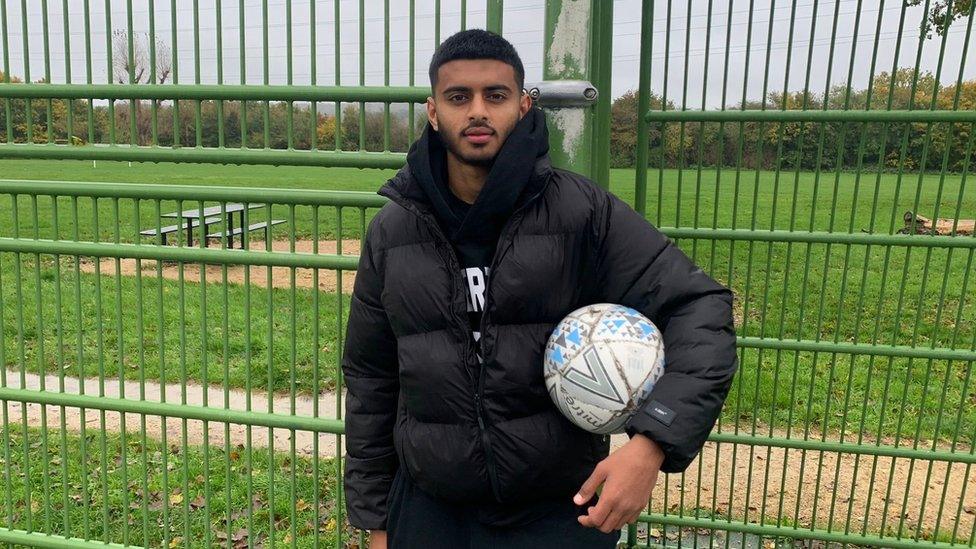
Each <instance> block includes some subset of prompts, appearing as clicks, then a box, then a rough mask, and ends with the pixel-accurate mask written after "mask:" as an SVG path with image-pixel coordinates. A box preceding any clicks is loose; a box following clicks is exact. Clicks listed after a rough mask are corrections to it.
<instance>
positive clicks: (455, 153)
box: [342, 30, 736, 549]
mask: <svg viewBox="0 0 976 549" xmlns="http://www.w3.org/2000/svg"><path fill="white" fill-rule="evenodd" d="M523 79H524V70H523V67H522V62H521V61H520V60H519V57H518V54H517V53H516V52H515V50H514V48H513V47H512V46H511V44H509V43H508V42H507V41H505V40H504V39H503V38H501V37H500V36H497V35H495V34H492V33H489V32H486V31H482V30H469V31H464V32H460V33H458V34H455V35H453V36H451V37H450V38H448V39H447V40H446V41H444V43H443V44H442V45H441V46H440V47H439V48H438V49H437V51H436V52H435V53H434V56H433V59H432V60H431V64H430V81H431V97H430V98H428V100H427V112H428V118H429V124H428V126H427V128H426V130H425V131H424V132H423V135H421V137H420V138H419V139H418V140H417V142H416V143H414V144H413V146H412V147H411V149H410V152H409V154H408V156H407V165H406V166H405V167H404V168H403V169H402V170H400V172H399V173H398V174H397V175H396V176H395V177H394V178H393V179H391V180H390V181H389V182H388V183H387V184H386V185H385V186H383V188H382V189H381V190H380V194H381V195H383V196H386V197H388V198H389V199H390V203H389V204H387V205H386V206H384V207H383V208H382V209H381V210H380V212H379V213H378V214H377V215H376V218H375V219H374V220H373V221H372V223H371V224H370V226H369V230H368V231H367V234H366V238H365V242H364V245H363V249H362V254H361V257H360V263H359V270H358V272H357V275H356V283H355V288H354V291H353V297H352V305H351V309H350V312H349V322H348V327H347V336H346V346H345V352H344V356H343V360H342V368H343V372H344V374H345V380H346V387H347V389H348V396H347V400H346V434H347V447H348V456H347V458H346V469H345V489H346V504H347V509H348V512H349V520H350V522H351V523H352V525H353V526H356V527H358V528H362V529H366V530H369V531H370V540H371V545H370V546H371V547H386V546H387V545H389V546H390V547H394V548H396V549H399V548H413V547H419V548H422V549H435V548H441V547H444V548H462V547H532V548H538V547H560V548H561V549H569V548H575V547H580V548H583V547H586V548H591V547H614V546H615V545H616V541H617V539H619V529H620V528H621V527H623V526H624V525H625V524H627V523H628V522H632V521H634V520H636V518H637V516H638V515H639V513H640V512H641V510H642V509H643V508H644V506H645V505H646V503H647V501H648V498H649V496H650V493H651V489H652V488H653V486H654V483H655V481H656V479H657V474H658V471H659V470H661V471H664V472H677V471H682V470H684V469H685V468H686V467H687V466H688V464H689V463H690V462H691V460H692V459H693V458H694V457H695V455H696V454H697V453H698V451H699V450H700V449H701V446H702V444H703V443H704V440H705V438H706V436H707V434H708V432H709V431H710V430H711V428H712V426H713V424H714V422H715V420H716V418H717V416H718V413H719V410H720V408H721V405H722V403H723V401H724V399H725V396H726V394H727V393H728V389H729V385H730V384H731V380H732V375H733V373H734V371H735V368H736V355H735V338H734V332H733V328H732V314H731V306H732V294H731V292H729V290H727V289H726V288H725V287H723V286H721V285H720V284H718V283H717V282H715V281H714V280H712V279H711V278H709V277H708V276H707V275H706V274H705V273H704V272H702V270H701V269H699V268H697V267H696V266H695V265H694V264H693V263H692V262H691V261H690V260H689V259H688V258H687V256H685V255H684V254H683V253H682V252H681V251H679V250H678V248H676V247H674V246H673V245H672V244H671V243H670V242H669V241H668V240H667V239H666V238H665V237H664V236H662V235H661V234H660V233H659V232H658V231H657V230H656V229H655V228H654V227H652V226H651V225H650V224H649V223H647V222H646V221H645V220H644V219H643V218H641V217H640V216H639V215H638V214H637V213H636V212H634V210H633V209H631V208H630V207H629V206H627V205H625V204H624V203H623V202H621V201H620V200H618V199H617V198H615V197H613V196H612V195H610V194H609V193H607V192H606V191H603V190H601V189H600V188H598V187H597V186H596V185H594V184H593V183H592V182H590V181H588V180H587V179H586V178H584V177H582V176H580V175H577V174H574V173H571V172H567V171H564V170H558V169H554V168H553V167H552V166H551V165H550V162H549V158H548V154H547V152H548V146H549V145H548V133H547V130H546V125H545V118H544V116H543V114H542V112H541V111H540V110H539V109H538V108H534V107H532V104H531V99H530V98H529V97H528V96H527V94H525V93H524V90H523V84H524V83H523ZM601 302H604V303H620V304H624V305H627V306H630V307H633V308H635V309H637V310H639V311H641V312H642V313H644V314H645V315H646V316H648V317H649V318H650V319H651V320H653V321H654V322H655V323H656V324H657V325H658V327H659V328H660V329H661V330H662V332H663V335H664V343H665V349H666V353H667V366H666V372H665V374H664V375H663V376H662V377H661V379H660V380H659V382H658V383H657V385H656V386H655V388H654V390H653V392H652V393H651V395H650V397H649V399H648V403H647V405H646V406H645V409H644V410H643V411H642V412H641V413H638V414H636V415H635V417H633V419H632V420H631V421H630V422H629V423H628V425H627V433H628V434H629V435H631V439H630V440H629V441H628V442H627V443H626V444H625V445H624V446H623V447H621V448H619V449H618V450H616V451H615V452H613V453H612V454H610V455H609V457H608V456H607V454H608V452H609V438H608V437H605V436H600V435H593V434H590V433H587V432H585V431H583V430H581V429H579V428H577V427H575V426H574V425H573V424H572V423H571V422H570V421H569V420H568V419H566V418H565V417H563V416H562V415H560V413H559V412H558V411H557V409H556V407H555V405H554V404H553V402H552V401H551V400H550V398H549V394H548V393H547V391H546V387H545V384H544V381H543V376H542V362H543V351H544V348H545V344H546V340H547V338H548V336H549V334H550V333H551V331H552V329H553V328H554V326H555V325H556V324H557V323H558V322H559V321H560V320H561V319H562V318H563V317H564V316H565V315H566V314H568V313H569V312H571V311H573V310H574V309H576V308H578V307H581V306H583V305H586V304H592V303H601ZM601 486H602V490H601V491H600V493H599V496H597V489H598V488H600V487H601Z"/></svg>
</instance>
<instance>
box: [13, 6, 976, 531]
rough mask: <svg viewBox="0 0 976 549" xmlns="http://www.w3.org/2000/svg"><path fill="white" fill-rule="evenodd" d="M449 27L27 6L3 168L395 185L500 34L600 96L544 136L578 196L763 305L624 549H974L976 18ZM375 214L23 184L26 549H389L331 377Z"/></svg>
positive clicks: (413, 10)
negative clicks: (700, 430)
mask: <svg viewBox="0 0 976 549" xmlns="http://www.w3.org/2000/svg"><path fill="white" fill-rule="evenodd" d="M49 4H50V5H49ZM123 4H124V5H123ZM430 4H431V3H429V2H428V3H424V2H419V3H418V2H414V1H413V0H411V1H410V2H389V1H385V2H374V1H370V2H366V1H365V0H359V1H358V2H356V1H349V0H343V1H334V2H327V3H326V2H315V1H308V2H304V1H299V0H295V1H288V0H284V1H280V2H275V1H271V0H269V1H267V2H260V3H250V2H244V1H240V2H233V1H228V0H224V1H223V2H222V1H221V0H213V1H212V2H196V1H194V2H192V3H191V2H184V1H176V0H171V1H169V2H166V1H162V0H159V1H156V2H154V1H152V0H146V1H145V2H133V1H128V2H125V3H120V2H108V1H106V2H95V1H88V0H85V1H83V2H81V1H77V2H69V1H67V0H62V2H60V3H58V2H55V1H51V2H40V3H33V2H26V1H25V0H22V1H21V2H19V3H18V2H15V1H11V0H0V31H2V32H0V49H2V51H3V57H2V62H3V66H2V68H3V73H4V76H3V78H0V80H2V81H4V82H3V83H0V100H2V101H3V106H2V109H3V111H2V115H3V117H4V118H3V120H4V122H3V124H2V125H0V138H2V141H3V143H0V159H25V160H26V161H31V160H34V161H37V160H52V161H53V160H72V159H73V160H91V161H100V160H105V161H119V160H121V161H132V162H142V161H150V162H199V163H222V164H223V163H227V164H272V165H298V166H321V167H360V168H396V167H399V166H400V165H401V164H402V163H403V160H404V152H405V148H406V145H407V144H408V143H409V142H411V141H412V140H413V138H414V136H415V135H416V132H417V131H418V130H419V127H420V126H419V122H418V119H420V118H421V117H422V115H423V108H422V107H420V108H418V107H417V104H418V103H420V102H422V101H423V100H424V99H425V98H426V96H427V89H426V87H425V86H423V84H424V83H425V81H424V80H423V79H421V80H419V81H415V73H417V72H418V69H419V71H420V72H421V73H422V72H423V67H424V65H425V64H426V57H425V55H429V52H430V51H431V49H432V48H433V46H434V45H435V44H437V43H439V41H440V39H441V37H443V36H447V35H448V34H449V33H450V32H453V30H456V29H458V28H464V27H467V26H482V25H483V26H487V27H489V28H492V29H495V30H498V31H501V30H502V23H503V19H504V22H505V29H504V30H505V34H506V35H507V36H509V37H511V38H512V39H513V40H514V41H515V43H516V45H517V46H519V47H520V51H522V53H523V56H525V58H526V61H527V63H526V64H527V67H528V68H529V72H530V81H531V77H532V75H536V74H537V75H538V76H539V77H541V78H544V79H546V80H560V79H584V80H589V81H590V82H592V83H593V84H594V85H595V86H596V87H597V89H598V90H599V91H600V97H599V100H598V102H597V103H596V104H595V105H593V106H589V107H584V108H578V109H560V110H556V109H547V114H548V115H549V121H550V126H551V128H552V133H553V135H554V141H553V144H554V146H553V155H554V158H555V159H556V161H557V162H558V163H560V164H562V165H565V166H567V167H570V168H573V169H576V170H579V171H581V172H583V173H587V174H589V175H591V176H592V177H593V178H594V179H596V180H597V181H598V182H599V183H600V184H601V185H604V186H607V187H609V188H610V189H611V190H612V191H613V192H615V193H617V194H619V195H621V196H622V197H624V198H626V199H627V200H629V201H631V203H632V204H634V206H635V208H637V209H638V210H639V211H642V212H644V213H645V214H646V215H647V216H648V218H649V219H650V220H651V221H652V222H653V223H655V224H656V225H658V226H659V227H660V228H661V229H662V230H663V231H664V232H665V233H666V234H668V235H669V236H670V237H671V238H673V239H674V240H675V241H676V242H677V243H678V244H679V245H680V246H681V247H682V248H683V249H684V250H685V251H686V252H687V253H688V254H689V255H690V256H692V257H693V258H694V259H695V261H696V262H698V263H699V264H700V265H701V266H702V267H703V268H704V269H706V270H707V271H708V272H709V273H711V274H712V275H713V276H714V277H715V278H717V279H718V280H720V281H722V282H723V283H725V284H727V285H729V286H730V287H732V288H733V289H734V290H735V292H736V298H737V299H736V307H735V316H736V324H737V329H738V336H739V337H738V343H739V347H740V359H741V368H740V372H739V375H738V377H737V379H736V383H735V385H734V387H733V389H732V392H731V394H730V396H729V399H728V401H727V404H726V407H725V410H724V412H723V414H722V416H721V418H720V421H719V424H718V426H717V427H716V429H715V431H714V432H713V433H712V435H711V437H710V440H709V442H708V443H707V445H706V447H705V449H704V450H703V453H702V456H701V457H700V458H699V459H698V460H697V461H696V462H695V463H694V464H693V465H692V466H691V467H690V468H689V470H688V471H686V472H685V473H684V474H682V475H671V476H668V478H665V479H662V481H661V482H660V483H659V485H658V487H657V488H656V490H655V492H654V494H653V497H652V501H651V502H650V503H649V506H648V510H647V513H646V514H645V515H644V516H643V517H642V519H641V522H640V523H639V524H638V525H636V526H635V527H633V528H631V529H629V530H628V531H627V532H625V538H626V542H627V544H628V545H629V546H655V545H668V546H675V545H677V546H682V545H692V546H695V547H698V546H699V545H707V546H718V545H724V546H725V547H731V546H735V547H741V546H756V545H759V544H762V545H764V546H766V547H769V546H770V544H774V545H783V544H803V543H814V542H818V541H821V542H829V543H839V544H853V545H879V546H889V547H915V546H919V545H932V546H936V547H951V546H962V547H974V546H976V537H974V536H976V475H973V474H971V472H972V471H971V469H972V467H973V465H974V463H976V451H974V446H973V439H974V438H976V387H974V383H973V381H972V377H973V375H972V374H973V366H974V361H976V328H974V326H976V292H974V291H973V289H972V287H971V283H970V273H971V272H972V271H973V267H974V266H973V256H974V253H976V237H974V236H973V235H972V234H971V233H968V234H967V232H966V225H965V222H964V220H966V219H973V218H976V191H973V187H972V185H967V181H968V178H969V170H970V158H971V155H972V149H973V144H974V140H976V137H974V135H976V133H974V132H973V131H972V130H973V126H974V124H976V114H974V108H976V81H974V80H976V76H974V73H973V69H971V68H970V67H969V65H967V58H968V53H969V50H970V49H971V45H970V36H971V30H972V22H973V16H972V14H973V9H974V3H973V2H966V1H965V0H955V1H954V2H953V1H952V0H949V1H948V2H942V1H939V0H924V1H918V2H915V1H914V0H911V1H908V2H903V1H898V0H880V1H879V2H876V3H870V2H862V1H860V0H834V1H826V0H824V1H820V0H802V1H801V0H789V1H783V0H780V1H775V0H770V1H769V2H761V1H759V0H728V1H720V0H708V1H707V2H705V1H701V2H697V1H695V2H692V1H691V0H689V1H687V2H681V1H680V0H657V1H654V0H641V1H639V2H638V1H637V0H618V1H616V2H611V1H599V0H577V1H570V0H562V1H557V0H549V1H547V2H545V3H542V2H539V3H537V4H532V3H529V2H526V3H524V5H523V4H517V5H516V4H514V3H509V4H508V5H505V6H504V9H503V5H502V2H501V1H500V0H487V1H484V2H473V1H472V2H465V1H464V0H459V1H458V2H446V1H445V2H443V3H442V2H441V1H440V0H436V1H435V2H433V5H430ZM442 4H443V5H442ZM875 4H876V5H875ZM503 11H504V12H505V16H504V18H503V16H502V15H503ZM65 14H67V15H68V16H64V15H65ZM536 15H538V17H535V16H536ZM530 19H535V20H537V21H538V22H539V25H538V28H535V29H534V30H531V29H530V30H525V28H526V27H524V26H523V25H525V21H526V20H530ZM337 22H338V24H337ZM139 29H141V30H139ZM693 31H694V34H693ZM539 35H541V39H540V40H539V41H538V42H532V37H538V36H539ZM62 37H63V38H62ZM14 38H17V39H18V40H14ZM638 38H639V40H638ZM60 41H63V45H61V46H58V44H59V42H60ZM523 43H524V45H523ZM533 44H535V45H536V46H535V49H534V50H533V49H532V47H533ZM310 45H312V46H310ZM395 45H396V46H395ZM538 46H542V47H541V50H542V52H541V54H542V55H541V58H540V59H539V61H538V62H535V61H533V60H532V58H531V56H532V55H533V52H536V53H538V51H537V50H539V49H540V48H539V47H538ZM12 52H15V53H16V54H18V56H19V57H20V61H19V62H18V61H17V59H16V57H15V56H14V54H13V53H12ZM38 52H39V53H38ZM161 52H164V53H161ZM165 52H170V53H169V54H165ZM214 52H215V53H214ZM250 52H256V53H254V55H251V53H250ZM301 52H307V55H303V54H302V53H301ZM191 53H192V55H191ZM211 53H214V55H215V56H216V57H215V58H214V59H209V60H208V58H207V56H208V55H210V54H211ZM398 54H402V55H399V57H398ZM62 57H63V61H62V62H58V61H57V59H59V58H62ZM12 58H13V59H12ZM78 59H80V60H81V61H77V60H78ZM120 59H121V60H122V62H121V63H120V62H119V60H120ZM73 60H76V61H73ZM128 60H132V62H128ZM191 61H192V62H191ZM298 61H301V63H299V62H298ZM187 63H189V65H188V66H189V67H190V68H192V74H190V75H189V76H188V73H187V72H186V67H187ZM252 63H254V66H252ZM418 63H419V64H418ZM635 63H636V67H635V65H634V64H635ZM32 66H33V70H32V69H31V68H32ZM73 66H74V67H75V69H76V70H75V74H74V75H72V70H71V69H72V67H73ZM79 66H80V67H81V68H82V69H83V71H84V75H83V76H78V74H79V73H78V67H79ZM38 67H43V69H42V71H43V75H42V76H43V78H44V79H45V81H46V82H50V83H29V84H24V83H15V82H14V81H15V79H16V78H19V79H22V80H23V81H24V82H34V81H36V80H37V78H38V76H39V74H40V73H39V72H38ZM611 67H614V68H616V69H617V72H616V73H614V74H613V75H612V78H611V70H610V69H611ZM638 67H639V70H634V69H635V68H638ZM181 68H183V69H184V72H182V73H181V72H180V71H181ZM208 68H209V69H212V71H211V72H210V73H208V72H207V70H208ZM634 75H636V77H637V79H636V80H634V81H633V86H632V87H633V88H637V94H636V97H635V98H634V99H635V102H636V110H635V111H634V117H633V119H632V120H630V121H628V119H627V117H626V115H624V114H621V113H622V112H623V111H615V113H614V116H613V117H611V112H610V109H611V107H610V105H611V101H612V100H614V99H616V98H615V97H613V93H611V90H612V89H613V88H612V86H613V84H614V82H630V81H629V80H627V78H629V77H631V76H634ZM777 82H778V84H777ZM391 83H392V84H397V85H393V86H391V85H390V84H391ZM970 83H972V84H970ZM400 84H402V85H400ZM416 84H420V85H416ZM675 90H677V91H675ZM715 90H719V91H718V92H716V91H715ZM698 95H700V101H696V100H695V99H693V98H695V97H697V96H698ZM618 106H619V103H618ZM615 108H618V107H615ZM611 120H612V121H613V123H611ZM629 123H632V124H633V128H634V131H635V132H636V147H634V146H633V145H627V142H624V145H620V141H619V140H620V139H621V138H620V136H619V130H620V128H621V127H625V126H626V124H629ZM611 147H616V148H611ZM626 147H630V148H631V150H632V151H633V165H635V166H636V168H634V169H633V172H631V168H627V169H617V170H613V171H611V170H610V164H611V162H618V163H622V164H623V165H628V164H627V162H625V161H621V160H619V158H618V157H617V156H615V155H616V154H617V152H619V151H620V150H622V149H625V148H626ZM0 162H3V161H2V160H0ZM3 165H4V164H0V166H3ZM6 165H12V164H10V163H7V164H6ZM134 166H135V167H134V168H133V170H132V173H135V174H136V175H135V176H134V177H133V180H134V181H139V180H155V179H156V178H155V177H152V175H147V174H152V172H153V170H156V169H159V168H153V167H152V166H157V165H156V164H134ZM161 166H172V165H170V164H162V165H161ZM0 169H2V167H0ZM165 169H169V168H165ZM220 170H221V168H219V167H215V168H214V173H218V174H219V172H220ZM332 173H339V172H332V171H329V170H323V184H322V187H323V188H328V186H329V181H328V178H329V177H331V175H329V174H332ZM374 173H375V185H373V186H374V187H375V186H378V185H379V184H380V183H381V182H382V180H383V178H384V177H386V176H387V175H388V174H389V172H379V171H377V172H374ZM275 183H276V184H277V182H275ZM383 203H384V201H383V199H381V198H379V197H377V196H375V195H374V194H372V193H368V192H363V193H357V192H342V191H308V190H297V189H283V188H282V189H266V188H232V187H210V186H205V185H203V186H199V185H148V184H138V183H136V184H110V183H82V182H73V181H37V180H29V181H28V180H13V179H10V178H9V177H6V178H5V177H4V174H3V173H0V208H3V210H4V212H5V214H4V216H3V217H2V218H0V305H2V306H0V337H2V345H0V364H2V366H3V367H2V368H0V401H2V402H3V410H2V414H3V416H2V421H3V435H2V437H0V453H2V455H0V459H2V463H3V466H2V468H0V484H2V485H3V491H4V495H5V497H4V500H3V504H2V506H0V542H6V543H10V544H16V545H30V546H37V547H68V546H71V547H79V546H92V547H95V546H104V545H105V544H121V545H134V546H164V545H165V546H169V547H179V546H184V547H193V546H204V545H207V546H209V545H222V546H227V547H244V546H247V547H252V546H276V545H277V546H293V547H294V546H319V545H329V546H352V545H354V544H357V543H358V544H360V546H362V545H361V544H362V538H361V537H360V536H359V534H358V533H356V532H352V531H351V530H350V529H349V528H348V526H347V525H346V524H345V522H344V518H343V506H342V501H341V493H342V490H341V483H340V477H341V475H340V472H341V460H340V459H339V458H341V455H342V437H341V432H342V421H341V420H342V416H341V412H342V400H341V397H342V379H341V376H339V375H338V374H339V372H338V367H337V362H338V357H339V353H340V350H341V348H342V336H343V329H344V324H343V323H344V319H345V313H346V309H347V303H348V292H349V291H350V290H351V287H352V284H351V281H352V277H353V276H354V270H355V266H356V254H357V253H358V246H359V242H360V239H361V238H362V235H363V233H364V228H365V227H366V225H367V224H368V222H369V219H370V218H371V216H372V214H373V213H374V212H375V210H376V209H377V208H379V207H380V206H382V204H383ZM237 204H243V205H244V206H245V207H244V209H243V210H241V212H240V213H238V212H230V211H229V210H235V209H236V208H237V206H236V205H237ZM252 205H253V206H255V207H251V206H252ZM210 207H215V209H214V210H212V215H213V217H216V218H219V219H220V220H218V221H215V222H212V223H210V224H209V225H208V224H203V225H202V226H196V227H191V229H189V231H190V232H191V233H192V241H193V244H192V245H190V244H188V243H187V240H188V239H187V237H188V236H190V235H188V234H187V232H188V230H187V229H186V228H185V227H183V226H182V225H181V224H180V223H177V222H176V221H175V220H174V219H172V218H168V217H165V214H167V213H170V212H179V211H182V210H188V209H203V208H210ZM906 211H911V212H912V214H913V217H912V219H913V220H914V219H915V218H914V215H915V214H917V215H921V216H924V217H927V218H931V219H932V220H936V219H939V218H946V219H948V220H949V221H948V222H947V226H946V229H945V230H944V231H943V234H923V233H925V232H926V231H922V230H920V227H919V226H918V225H917V222H915V221H912V222H911V223H908V224H906V223H905V222H904V219H903V215H904V213H905V212H906ZM229 216H230V217H229ZM237 216H240V217H237ZM228 219H229V220H232V222H233V224H234V226H237V227H241V226H248V225H251V224H254V223H262V222H269V221H272V220H275V221H283V223H280V224H278V225H274V226H272V227H271V228H270V229H269V231H270V233H268V234H270V236H271V238H270V239H269V238H265V235H264V234H261V233H260V232H254V233H248V232H245V233H244V234H243V235H241V236H240V237H239V238H237V239H236V242H235V241H232V240H230V239H228V238H227V237H226V236H223V237H213V238H210V239H207V238H206V237H205V236H206V234H208V233H210V234H217V233H220V232H223V231H225V230H227V229H231V228H232V227H231V226H229V223H228V221H226V220H228ZM174 224H175V225H176V229H175V231H174V232H173V233H171V234H169V235H168V239H169V240H168V245H164V240H163V237H162V235H161V234H159V233H160V232H161V229H163V228H164V227H166V226H170V225H174ZM143 231H150V232H149V233H147V234H141V233H142V232H143ZM153 231H155V233H153ZM241 238H243V241H241V240H240V239H241ZM242 242H243V248H244V249H240V248H241V247H242ZM231 245H233V246H231ZM205 442H209V444H206V443H205Z"/></svg>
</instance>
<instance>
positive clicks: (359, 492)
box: [342, 231, 399, 530]
mask: <svg viewBox="0 0 976 549" xmlns="http://www.w3.org/2000/svg"><path fill="white" fill-rule="evenodd" d="M370 232H371V231H370ZM370 232H368V233H367V236H366V239H365V244H364V245H363V250H362V253H361V255H360V258H359V268H358V271H357V273H356V283H355V285H354V286H353V295H352V303H351V306H350V309H349V321H348V323H347V325H346V343H345V348H344V350H343V355H342V372H343V375H344V376H345V384H346V414H345V420H346V451H347V454H346V463H345V495H346V510H347V512H348V513H349V522H350V523H351V524H352V525H353V526H356V527H358V528H361V529H364V530H383V529H385V528H386V515H387V495H388V494H389V491H390V486H391V484H392V482H393V476H394V474H395V473H396V470H397V467H398V462H397V457H396V452H395V451H394V447H393V426H394V423H395V419H396V407H397V397H398V393H399V383H398V378H397V358H396V357H397V352H396V340H395V339H394V337H393V332H392V330H391V329H390V323H389V320H388V318H387V316H386V312H385V311H384V310H383V306H382V303H381V302H380V294H381V292H382V289H383V276H382V273H381V272H378V270H377V263H376V261H375V257H374V253H373V250H372V247H371V244H370V240H371V239H370Z"/></svg>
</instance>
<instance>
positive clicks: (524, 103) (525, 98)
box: [519, 90, 532, 120]
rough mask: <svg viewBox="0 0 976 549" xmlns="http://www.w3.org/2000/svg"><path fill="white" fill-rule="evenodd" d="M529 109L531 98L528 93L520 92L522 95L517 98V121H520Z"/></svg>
mask: <svg viewBox="0 0 976 549" xmlns="http://www.w3.org/2000/svg"><path fill="white" fill-rule="evenodd" d="M531 108H532V98H531V97H530V96H529V94H528V92H526V91H525V90H522V95H521V96H520V97H519V120H521V119H522V117H524V116H525V114H526V113H528V112H529V109H531Z"/></svg>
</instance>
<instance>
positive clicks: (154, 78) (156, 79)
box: [112, 29, 173, 84]
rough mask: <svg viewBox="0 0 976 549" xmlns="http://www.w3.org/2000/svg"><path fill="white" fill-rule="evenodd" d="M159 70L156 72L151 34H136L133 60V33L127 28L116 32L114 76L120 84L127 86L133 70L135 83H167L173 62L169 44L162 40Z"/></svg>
mask: <svg viewBox="0 0 976 549" xmlns="http://www.w3.org/2000/svg"><path fill="white" fill-rule="evenodd" d="M155 54H156V58H155V65H156V67H155V69H156V74H155V75H154V74H153V72H152V68H153V67H152V65H151V63H150V58H149V55H150V52H149V35H148V34H133V35H132V58H131V59H130V58H129V33H128V31H127V30H126V29H116V30H115V31H114V32H113V33H112V74H113V78H114V79H115V82H116V83H118V84H127V83H128V82H129V75H130V71H131V75H132V83H133V84H165V83H166V81H167V80H168V79H169V75H170V73H171V71H172V68H173V59H172V55H171V53H170V50H169V46H167V45H166V43H165V42H163V41H162V40H161V39H160V38H159V37H156V43H155Z"/></svg>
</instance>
